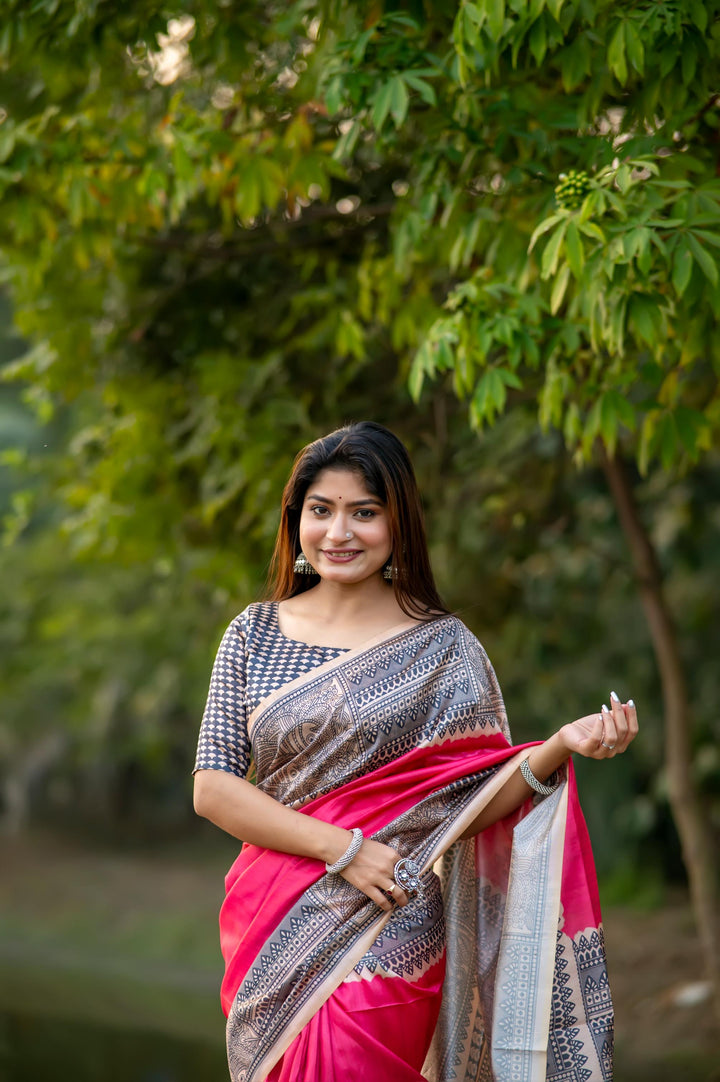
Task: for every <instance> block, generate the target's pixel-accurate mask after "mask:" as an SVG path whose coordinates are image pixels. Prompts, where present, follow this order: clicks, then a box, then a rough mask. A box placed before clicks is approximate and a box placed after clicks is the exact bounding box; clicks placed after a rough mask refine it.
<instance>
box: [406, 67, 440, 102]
mask: <svg viewBox="0 0 720 1082" xmlns="http://www.w3.org/2000/svg"><path fill="white" fill-rule="evenodd" d="M403 79H404V80H405V82H406V83H407V84H408V86H411V87H412V88H413V90H417V92H418V94H419V95H420V97H421V98H422V100H423V101H424V102H426V103H427V104H428V105H437V96H436V94H435V90H434V88H433V87H432V86H431V85H430V83H426V82H425V80H424V79H421V78H420V77H419V76H418V75H414V74H413V72H411V71H406V72H404V73H403Z"/></svg>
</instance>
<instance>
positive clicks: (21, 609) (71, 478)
mask: <svg viewBox="0 0 720 1082" xmlns="http://www.w3.org/2000/svg"><path fill="white" fill-rule="evenodd" d="M719 16H720V3H717V2H715V0H713V2H710V3H701V2H700V0H668V2H667V3H664V4H662V5H658V4H654V3H651V2H648V3H644V2H640V3H636V4H632V5H625V4H619V3H611V2H607V0H565V2H562V0H549V2H545V0H508V2H505V0H480V2H477V3H470V2H461V3H457V2H453V3H450V2H449V0H447V2H438V3H434V2H430V0H428V2H427V3H425V4H421V3H419V2H417V3H415V2H411V0H408V2H407V3H404V4H395V5H393V4H389V3H388V4H383V3H381V2H373V3H367V4H348V3H342V2H340V0H336V2H328V3H326V4H324V5H314V4H312V3H309V2H307V0H302V2H296V3H284V4H279V3H274V2H270V3H268V2H264V3H262V4H261V3H257V2H249V3H243V4H240V5H237V4H227V3H212V4H211V3H207V2H200V0H197V2H193V3H190V2H185V3H180V2H178V3H177V4H176V5H174V6H172V7H170V6H168V5H167V4H163V3H155V2H150V0H128V2H127V3H125V4H123V5H116V4H113V3H110V2H109V0H94V2H92V3H84V4H76V3H74V2H70V0H38V2H37V3H34V4H33V5H27V4H25V3H23V2H22V0H15V2H13V0H10V2H9V3H6V4H5V5H4V18H3V26H2V33H1V34H0V56H1V57H2V61H1V64H0V118H1V120H2V122H1V123H0V191H1V192H2V200H3V215H2V217H0V272H1V273H2V280H3V281H4V282H5V283H7V289H8V293H9V295H10V296H11V297H12V301H13V305H14V314H15V321H16V324H17V327H18V329H19V331H20V332H21V333H22V335H23V336H24V338H25V339H26V340H27V341H28V342H29V343H30V349H29V351H28V352H27V353H26V354H25V355H22V356H19V357H15V358H14V359H13V360H10V361H8V362H7V363H6V365H5V369H4V372H5V375H6V377H7V378H8V380H14V381H17V382H18V385H19V386H22V387H23V388H24V392H23V393H24V398H25V402H26V404H27V406H28V407H29V408H31V409H32V410H33V411H34V414H35V416H36V418H37V419H38V422H39V423H42V424H44V425H47V426H48V427H47V429H46V431H47V433H48V435H47V436H46V437H45V439H46V440H47V442H48V443H49V448H48V451H47V452H45V453H44V454H43V448H42V446H38V445H41V444H42V442H44V440H41V439H40V438H39V430H38V429H37V428H35V429H33V432H32V434H29V435H27V439H26V440H25V445H26V446H27V447H28V448H29V457H28V458H27V463H26V467H25V468H26V470H27V471H29V472H28V473H27V474H26V477H27V479H26V481H25V482H24V484H23V485H21V484H20V481H19V480H17V477H18V472H17V471H18V470H19V469H20V468H21V465H22V463H21V462H20V460H19V456H18V453H17V451H15V452H13V453H12V454H11V455H10V456H9V457H7V458H6V463H7V468H8V469H10V468H12V470H14V471H15V472H14V473H13V475H12V484H13V486H14V491H13V493H8V494H7V503H8V507H7V517H6V529H7V531H8V537H9V538H10V539H11V542H12V543H11V544H10V545H9V546H8V547H7V548H6V549H5V551H4V553H3V555H2V564H3V571H4V572H5V573H6V574H7V575H8V576H12V581H13V582H14V583H15V585H16V588H15V589H14V590H13V591H10V592H9V593H8V594H7V595H6V596H5V598H4V600H3V602H2V604H3V606H5V611H4V613H3V615H4V616H7V621H6V623H5V626H6V628H8V629H9V630H7V631H6V632H5V634H6V635H7V645H8V647H12V648H13V649H16V648H19V647H22V645H23V644H25V647H24V651H25V652H24V653H23V654H22V655H20V654H18V657H19V658H20V660H19V661H17V662H13V663H12V664H10V663H6V664H7V665H8V672H9V674H10V675H9V679H10V681H11V683H10V687H11V688H12V701H13V706H12V709H11V711H10V713H9V715H8V718H7V722H8V725H7V730H6V734H7V735H6V737H5V745H6V749H7V761H8V762H10V761H11V760H12V759H13V758H14V757H16V756H20V755H22V754H25V756H26V760H27V762H28V763H29V764H30V765H29V766H28V772H29V773H32V769H33V768H32V762H34V761H36V760H37V761H39V762H41V763H42V764H45V763H46V760H47V761H49V762H52V763H54V764H55V765H54V766H53V767H52V770H55V771H56V772H57V773H58V775H59V780H58V785H57V793H58V794H60V795H59V796H58V801H60V798H61V795H62V793H63V792H64V793H65V797H64V799H65V801H66V803H67V802H68V787H67V775H68V772H74V773H72V777H73V779H74V780H73V787H72V789H71V794H72V795H71V797H70V798H69V802H70V803H71V804H75V803H76V802H77V801H78V800H80V799H81V797H80V795H79V794H82V793H83V792H84V789H83V786H84V785H86V783H85V782H82V781H81V780H80V781H78V780H77V779H78V778H87V777H88V776H89V777H92V778H94V779H96V780H95V781H93V782H92V783H87V786H89V788H88V793H89V795H88V797H87V802H88V806H92V802H93V800H94V799H95V796H94V794H96V792H97V791H103V792H107V791H108V787H107V784H106V783H107V781H108V778H109V779H110V781H112V780H113V778H116V779H119V780H117V784H116V785H115V788H113V786H112V785H111V786H110V791H111V792H115V793H116V794H117V799H116V800H115V804H112V799H111V802H110V803H111V807H110V812H109V814H111V813H112V814H114V813H117V812H118V809H119V808H120V807H121V806H122V801H123V799H124V797H123V794H128V793H129V794H130V796H128V797H127V799H128V800H130V801H132V799H133V797H132V794H133V793H138V792H143V793H145V795H146V796H147V794H148V793H149V794H150V795H149V796H148V797H147V798H148V799H150V800H151V801H154V805H153V806H154V807H156V808H159V807H160V806H161V805H162V806H163V807H168V808H170V807H175V803H174V802H175V801H177V800H178V799H180V800H186V791H184V790H183V789H182V788H179V786H180V785H181V782H180V779H181V778H182V777H183V776H184V774H183V772H184V771H185V769H186V767H187V763H186V762H185V761H183V750H184V751H185V755H186V756H187V758H188V759H189V758H190V757H191V751H190V750H188V749H190V748H191V745H192V741H193V738H194V731H195V728H196V724H197V713H198V711H199V709H200V706H201V703H202V685H203V683H204V680H205V678H206V674H207V667H208V665H209V660H210V657H211V651H212V645H213V642H214V641H216V639H217V636H218V634H219V632H220V630H221V626H222V623H223V621H224V620H225V619H226V618H228V617H229V616H231V615H233V614H234V612H235V611H237V610H238V608H239V607H241V606H242V604H244V603H245V602H246V601H247V600H249V599H250V597H251V596H253V595H254V594H256V592H257V591H258V590H259V589H260V587H261V583H262V580H263V577H264V573H265V568H266V564H267V558H268V555H269V551H270V539H271V536H272V533H273V530H274V526H275V523H276V507H277V502H278V496H279V492H280V489H281V486H282V482H283V479H284V477H285V475H286V473H287V469H288V466H289V464H290V462H291V460H292V456H293V454H294V452H295V451H296V450H297V448H298V447H299V446H300V445H301V444H302V443H304V442H305V441H306V440H307V439H309V438H312V437H313V436H315V435H317V434H318V433H319V432H322V431H326V430H327V429H329V428H330V427H332V426H333V425H335V424H337V423H341V422H342V421H343V420H346V419H349V418H353V417H365V416H372V417H374V418H376V419H378V420H380V421H383V422H385V423H388V424H391V425H392V426H393V427H395V428H396V429H397V430H398V431H399V432H400V434H401V435H403V436H404V438H406V440H407V441H408V443H409V444H410V446H411V449H412V451H413V453H414V457H415V460H416V463H417V466H418V472H419V474H420V476H421V478H422V480H423V487H424V491H425V494H426V499H427V505H428V512H429V518H430V524H431V533H432V536H433V538H434V558H435V562H436V565H437V567H438V572H439V579H440V581H441V583H442V586H443V588H444V590H445V593H446V595H447V597H448V600H449V601H450V603H451V604H453V605H456V606H458V607H461V608H462V609H463V611H464V612H465V614H466V616H467V618H468V620H469V622H470V623H471V624H472V625H473V626H474V627H475V628H477V629H478V630H479V631H480V632H481V633H482V635H483V637H484V639H485V640H486V642H487V645H488V647H489V649H490V653H491V656H493V658H494V660H495V661H496V664H497V667H498V669H499V671H500V675H501V678H502V681H503V683H504V685H505V687H506V691H507V694H508V698H509V701H510V707H511V715H512V716H513V717H514V718H515V719H517V720H516V725H515V728H516V732H518V735H519V736H521V737H530V736H533V735H542V734H543V733H544V732H547V731H548V730H549V729H550V728H551V727H552V726H553V724H554V723H555V722H556V720H557V718H558V715H559V716H561V717H564V716H566V714H567V713H570V712H572V711H574V710H577V711H580V712H583V713H584V712H586V711H587V710H590V709H594V708H595V707H596V706H598V705H599V702H600V701H602V698H604V697H605V696H606V695H607V693H608V691H609V687H606V684H607V683H608V682H610V681H611V682H613V684H616V683H620V684H622V686H621V687H619V688H618V690H619V691H623V692H629V693H632V694H634V695H635V697H636V698H637V699H638V700H639V701H642V702H643V703H646V704H648V705H647V708H646V710H647V714H646V716H647V718H648V730H649V733H650V736H649V738H647V739H646V742H645V744H644V745H643V746H641V748H640V750H639V753H638V755H637V757H636V759H635V761H634V764H629V765H624V766H623V768H622V769H618V770H617V771H616V772H615V774H614V782H613V785H614V786H615V787H616V790H615V793H616V795H614V796H611V797H608V795H607V794H603V793H602V792H601V791H600V790H599V788H598V786H599V785H601V784H602V782H601V781H599V780H598V781H596V780H595V779H599V775H594V776H593V777H588V779H587V791H588V793H589V798H588V804H589V806H590V810H591V811H592V814H593V815H594V816H595V820H596V822H598V823H600V822H604V821H605V820H606V819H607V818H608V816H610V817H614V826H613V829H614V831H617V834H616V835H615V837H616V838H617V837H620V836H622V838H623V843H622V844H623V846H624V853H625V857H624V859H625V863H626V864H627V866H628V867H630V868H631V867H632V866H633V863H634V861H635V858H636V855H637V854H636V847H637V846H641V847H642V848H643V850H644V852H645V853H648V852H650V853H651V856H652V859H653V860H655V862H656V863H657V865H658V866H660V867H661V868H662V869H663V870H664V871H668V872H672V873H674V872H675V871H676V863H677V857H676V856H675V855H674V853H675V849H674V841H673V842H672V844H671V845H670V846H668V845H667V844H666V841H667V839H668V838H670V839H672V831H671V828H670V827H669V826H668V823H667V812H666V807H665V793H664V782H663V777H662V774H661V773H660V764H661V749H660V747H659V732H660V729H659V725H658V722H657V719H658V717H659V713H660V710H661V705H660V699H659V695H658V692H657V686H656V685H657V678H656V673H655V670H654V667H653V659H652V654H651V651H650V647H649V645H648V640H647V633H646V631H645V628H644V625H643V622H642V619H641V616H640V614H639V613H638V606H637V601H636V599H635V596H634V594H633V592H632V576H631V573H630V571H629V569H628V561H627V556H626V553H625V550H624V548H623V544H622V539H621V538H620V536H619V533H618V531H617V527H616V525H615V523H614V516H613V510H612V504H611V502H610V499H609V497H608V495H607V493H606V491H605V486H604V482H603V480H602V477H601V475H600V473H599V472H598V471H597V470H596V469H594V467H593V461H594V460H593V455H594V453H595V446H596V441H597V440H598V438H601V439H602V440H603V441H604V443H605V445H606V446H607V447H609V448H610V449H611V450H612V449H614V448H616V447H618V448H621V449H622V450H623V452H624V453H625V454H627V455H628V456H629V457H630V458H631V459H634V461H635V463H636V464H637V467H638V470H639V471H640V474H641V476H642V477H643V479H642V480H640V479H639V478H636V480H637V483H638V486H639V487H638V490H637V492H638V498H639V499H640V501H641V503H642V504H643V507H644V509H645V512H646V514H647V520H648V522H649V523H650V524H651V525H652V531H653V536H654V539H655V542H656V545H657V548H658V551H659V553H660V556H661V559H662V560H663V562H664V564H665V566H666V568H667V570H668V571H669V572H671V575H670V580H669V589H670V596H671V599H672V601H673V602H674V603H675V609H676V612H677V613H678V614H679V617H680V619H681V630H682V633H683V641H684V643H685V649H686V653H687V660H688V662H689V663H690V664H691V665H692V667H693V671H694V672H696V673H697V677H696V681H695V685H694V689H693V695H694V707H695V713H696V717H697V720H698V729H697V737H696V752H697V763H696V766H697V772H698V777H700V778H701V779H702V782H703V785H705V786H706V787H707V788H708V789H711V788H712V786H713V785H717V779H718V774H719V771H720V765H719V764H718V757H717V752H716V750H715V749H716V746H717V734H716V733H715V731H714V729H713V726H714V725H716V718H715V710H714V707H713V701H716V697H717V690H718V689H717V674H716V673H715V668H714V666H713V658H712V657H711V655H710V653H709V650H708V641H707V638H708V628H709V627H710V626H711V620H712V611H713V605H714V604H716V601H717V586H716V583H717V581H718V579H717V567H716V565H717V559H718V557H717V552H716V536H717V527H718V522H717V521H716V520H714V519H713V517H712V515H709V514H708V513H707V511H706V505H705V498H706V494H707V493H708V492H709V491H710V492H715V491H716V490H717V488H718V463H717V460H716V459H715V458H714V457H713V455H712V453H710V454H708V452H709V451H710V452H711V448H712V446H713V444H714V441H715V439H716V433H717V428H718V416H719V414H718V410H719V401H720V400H719V399H718V393H717V373H718V364H719V363H720V362H719V357H718V346H717V343H716V336H714V335H713V333H712V332H713V325H714V320H715V318H716V315H717V313H718V305H719V292H718V290H719V288H720V286H719V284H718V278H719V275H718V264H719V261H720V255H719V251H718V250H719V247H720V215H719V214H718V203H719V201H720V183H719V182H718V180H717V177H716V174H717V157H718V109H717V96H716V92H715V89H714V80H715V78H716V71H717V66H718V52H719V51H720V19H719ZM16 352H17V351H16ZM411 395H412V398H414V402H415V404H413V402H412V400H411ZM5 401H6V402H7V403H8V407H7V410H8V412H7V416H8V417H10V415H12V417H13V418H14V420H13V422H12V423H13V425H14V426H15V428H14V429H13V433H14V434H12V433H11V434H10V435H9V436H7V437H6V438H5V440H4V442H6V443H12V444H13V445H15V446H18V445H20V444H22V442H23V440H22V439H18V438H17V425H19V424H22V425H23V426H25V428H24V429H23V431H25V430H26V429H27V431H28V432H29V427H28V426H29V425H30V422H29V421H28V417H27V414H26V413H24V412H22V410H21V409H20V407H19V405H18V403H17V399H16V398H15V397H14V396H11V395H10V392H9V391H8V397H7V399H6V400H5ZM3 416H4V415H3ZM468 420H469V424H468ZM8 423H9V422H8ZM538 423H539V425H538ZM33 441H34V445H33ZM568 449H569V451H570V454H571V455H574V456H575V458H576V462H577V463H579V462H581V461H583V462H587V463H589V464H590V465H591V469H590V470H589V471H588V472H586V473H585V474H583V475H580V474H578V473H576V472H575V471H574V469H573V467H572V466H571V463H570V461H569V459H568V455H567V450H568ZM37 452H39V454H38V453H37ZM9 483H10V482H8V484H9ZM588 689H592V691H591V692H588ZM588 697H590V699H591V700H592V701H588ZM596 700H597V701H596ZM28 718H32V719H33V721H32V723H29V722H28V720H27V719H28ZM58 730H60V731H62V732H63V733H64V734H72V738H71V739H70V741H69V743H68V741H67V740H66V741H65V742H64V743H63V746H62V748H59V750H57V755H55V758H53V755H54V754H55V753H54V751H53V749H54V748H55V747H56V745H54V744H51V746H50V751H49V752H48V753H47V755H46V757H45V759H43V754H42V753H41V752H39V751H38V748H41V747H47V746H48V745H47V739H50V740H51V742H52V739H53V738H54V734H56V733H57V732H58ZM43 741H45V743H43ZM23 747H26V748H27V747H30V748H31V750H32V754H31V752H27V751H26V752H25V753H23V752H22V750H21V749H22V748H23ZM33 756H35V759H33ZM68 764H69V765H68ZM93 764H94V766H93ZM86 767H88V769H86ZM90 767H93V769H90ZM50 769H51V768H50V767H47V766H46V765H42V766H41V767H39V768H38V770H39V771H40V772H41V773H42V771H45V773H47V772H48V770H50ZM138 775H139V776H140V780H138ZM98 777H99V778H100V781H99V782H98V781H97V778H98ZM63 779H64V780H63ZM123 779H124V780H123ZM143 779H144V780H143ZM63 784H64V785H65V788H64V789H63ZM87 786H86V787H87ZM143 786H144V788H143ZM178 792H180V794H181V795H180V797H179V798H178V797H177V794H178ZM638 792H642V794H643V795H642V796H637V793H638ZM161 793H168V794H171V795H169V796H167V802H166V803H164V801H165V797H164V796H162V795H161ZM143 799H145V798H144V797H143ZM50 803H51V804H52V800H51V801H50ZM143 807H144V805H143ZM168 814H169V813H168ZM648 839H651V840H652V845H654V846H655V847H656V848H655V850H652V848H651V843H650V842H649V841H648ZM611 844H612V845H614V844H615V843H610V842H608V848H607V849H606V850H605V853H604V858H603V859H604V862H605V865H606V866H609V865H610V864H611V863H615V865H616V866H617V865H618V864H620V863H622V862H620V861H618V860H617V859H616V854H614V853H612V852H611V851H610V845H611ZM600 848H601V854H602V841H600ZM667 854H670V855H669V856H668V855H667ZM663 861H665V866H663Z"/></svg>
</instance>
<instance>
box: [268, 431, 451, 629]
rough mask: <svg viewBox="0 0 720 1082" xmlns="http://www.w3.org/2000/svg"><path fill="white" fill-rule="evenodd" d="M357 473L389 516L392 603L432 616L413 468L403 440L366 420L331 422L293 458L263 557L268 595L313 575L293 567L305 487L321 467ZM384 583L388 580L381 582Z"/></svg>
mask: <svg viewBox="0 0 720 1082" xmlns="http://www.w3.org/2000/svg"><path fill="white" fill-rule="evenodd" d="M327 469H338V470H340V469H342V470H352V471H353V472H355V473H359V474H360V475H361V476H362V478H363V480H364V482H365V485H366V487H367V489H368V491H369V492H371V493H372V495H373V496H376V497H377V499H379V500H381V501H382V502H383V503H384V504H385V506H386V508H387V511H388V515H389V519H390V537H391V541H392V555H391V557H390V559H391V564H392V568H393V573H392V580H391V582H392V586H393V589H394V591H395V597H396V598H397V602H398V604H399V606H400V608H401V609H402V610H403V612H404V613H406V614H407V615H408V616H412V617H413V618H415V619H425V620H429V619H432V618H433V617H434V616H437V615H438V614H441V613H447V612H448V609H447V607H446V606H445V604H444V603H443V601H442V599H441V597H440V595H439V594H438V591H437V587H436V585H435V580H434V578H433V573H432V568H431V567H430V557H429V555H428V547H427V538H426V536H425V523H424V520H423V512H422V505H421V503H420V493H419V492H418V487H417V481H416V480H415V472H414V470H413V467H412V463H411V461H410V456H409V455H408V453H407V451H406V449H405V447H404V445H403V444H402V443H401V442H400V440H399V439H398V438H397V436H395V435H394V434H393V433H392V432H390V430H389V429H387V428H384V427H383V426H382V425H379V424H375V422H374V421H360V422H358V423H357V424H350V425H346V426H345V427H344V428H338V429H337V430H336V431H335V432H331V433H330V434H329V435H328V436H323V437H322V438H321V439H319V440H315V441H314V442H313V443H309V444H308V445H307V447H303V449H302V451H300V453H299V455H298V456H297V458H296V459H295V462H294V465H293V470H292V473H291V474H290V478H289V480H288V482H287V484H286V485H285V489H284V491H283V496H282V505H281V511H280V528H279V530H278V535H277V540H276V542H275V551H274V552H273V557H272V562H271V564H270V585H269V590H270V599H271V600H272V601H284V600H285V599H286V598H288V597H294V596H295V595H296V594H300V593H302V592H303V591H304V590H308V589H310V587H311V586H315V585H316V583H317V578H316V577H315V576H314V575H299V574H298V573H297V572H296V571H295V570H294V566H293V565H294V563H295V560H296V558H297V556H298V553H299V552H300V514H301V511H302V505H303V501H304V499H305V494H306V493H307V490H308V487H309V486H310V484H311V483H312V482H313V480H314V479H315V478H316V477H317V475H318V474H319V473H320V472H321V471H322V470H327ZM388 585H389V584H388Z"/></svg>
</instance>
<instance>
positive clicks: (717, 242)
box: [692, 218, 720, 248]
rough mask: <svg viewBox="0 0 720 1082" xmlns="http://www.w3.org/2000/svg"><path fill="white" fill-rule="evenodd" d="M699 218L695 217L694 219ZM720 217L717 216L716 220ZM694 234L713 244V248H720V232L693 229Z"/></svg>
mask: <svg viewBox="0 0 720 1082" xmlns="http://www.w3.org/2000/svg"><path fill="white" fill-rule="evenodd" d="M698 220H699V219H697V218H694V219H693V221H698ZM717 220H718V219H717V218H716V219H715V221H717ZM692 233H693V236H695V237H700V238H701V239H702V240H704V241H705V243H706V244H712V246H713V248H720V234H718V233H711V232H710V230H709V229H695V228H693V230H692Z"/></svg>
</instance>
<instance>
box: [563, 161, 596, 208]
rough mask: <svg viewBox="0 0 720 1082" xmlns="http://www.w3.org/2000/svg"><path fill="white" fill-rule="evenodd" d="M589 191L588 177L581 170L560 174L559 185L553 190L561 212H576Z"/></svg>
mask: <svg viewBox="0 0 720 1082" xmlns="http://www.w3.org/2000/svg"><path fill="white" fill-rule="evenodd" d="M589 191H590V177H589V176H588V175H587V173H585V172H583V171H582V170H580V171H579V170H577V169H571V170H570V172H569V173H561V174H560V183H559V184H558V185H557V187H556V188H555V198H556V200H557V203H558V206H559V207H561V208H562V209H563V210H577V208H578V207H579V206H580V204H581V203H582V201H583V199H584V198H585V196H586V195H587V193H588V192H589Z"/></svg>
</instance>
